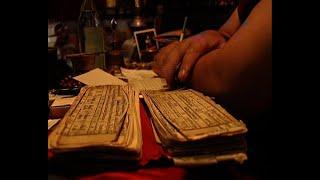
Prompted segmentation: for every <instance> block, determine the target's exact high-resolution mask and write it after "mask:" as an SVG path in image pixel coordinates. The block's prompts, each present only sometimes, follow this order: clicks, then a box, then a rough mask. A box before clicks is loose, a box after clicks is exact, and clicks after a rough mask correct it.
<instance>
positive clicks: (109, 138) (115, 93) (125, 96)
mask: <svg viewBox="0 0 320 180" xmlns="http://www.w3.org/2000/svg"><path fill="white" fill-rule="evenodd" d="M140 126H141V125H140V114H139V98H138V94H137V93H136V92H135V91H134V90H133V89H132V87H131V86H120V85H105V86H90V87H84V88H83V89H82V90H81V92H80V94H79V95H78V96H77V98H76V99H75V102H74V103H73V105H72V106H71V108H70V110H69V111H68V112H67V114H66V115H65V116H64V118H63V119H62V120H61V122H60V124H59V125H58V126H57V128H56V129H55V130H54V131H53V132H52V133H51V134H50V136H49V142H48V143H49V144H48V145H49V148H50V149H52V150H54V151H56V152H70V151H71V152H72V151H74V152H76V151H84V150H90V152H99V154H101V150H103V152H104V155H103V157H105V158H106V157H109V158H113V159H116V158H117V156H116V155H119V156H118V158H124V156H120V155H122V154H124V155H125V156H128V158H136V159H137V158H139V157H140V151H141V145H142V135H141V127H140ZM95 150H97V151H95ZM108 152H109V153H111V152H112V153H111V154H112V156H110V155H108ZM115 154H116V155H115ZM92 155H94V153H92Z"/></svg>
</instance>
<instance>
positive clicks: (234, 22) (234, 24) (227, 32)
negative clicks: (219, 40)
mask: <svg viewBox="0 0 320 180" xmlns="http://www.w3.org/2000/svg"><path fill="white" fill-rule="evenodd" d="M239 27H240V19H239V16H238V8H236V9H235V10H234V11H233V13H232V14H231V16H230V18H229V19H228V20H227V21H226V22H225V23H224V24H223V25H222V26H221V27H220V29H219V30H218V31H219V33H221V34H222V35H223V36H224V37H227V38H228V39H229V38H230V37H231V36H232V35H233V34H234V33H235V32H236V31H237V29H238V28H239Z"/></svg>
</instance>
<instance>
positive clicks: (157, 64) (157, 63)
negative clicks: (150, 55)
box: [153, 42, 179, 74]
mask: <svg viewBox="0 0 320 180" xmlns="http://www.w3.org/2000/svg"><path fill="white" fill-rule="evenodd" d="M178 44H179V43H178V42H173V43H170V44H169V45H168V46H166V47H163V48H162V49H161V50H160V51H159V52H158V53H157V54H156V55H155V57H154V65H153V69H154V71H155V72H156V73H157V74H159V71H160V70H161V68H162V65H163V64H164V60H165V59H166V57H167V55H168V54H169V53H170V51H172V50H173V49H174V47H176V46H178Z"/></svg>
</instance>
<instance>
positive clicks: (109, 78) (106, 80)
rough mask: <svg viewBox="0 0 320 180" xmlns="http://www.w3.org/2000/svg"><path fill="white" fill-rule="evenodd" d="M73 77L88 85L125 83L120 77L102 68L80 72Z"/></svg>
mask: <svg viewBox="0 0 320 180" xmlns="http://www.w3.org/2000/svg"><path fill="white" fill-rule="evenodd" d="M73 79H75V80H78V81H80V82H82V83H84V84H86V85H89V86H98V85H126V84H127V83H126V82H124V81H122V80H121V79H119V78H117V77H115V76H113V75H111V74H109V73H107V72H105V71H103V70H102V69H99V68H96V69H94V70H91V71H89V72H87V73H84V74H81V75H79V76H76V77H73Z"/></svg>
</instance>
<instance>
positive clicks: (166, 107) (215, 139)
mask: <svg viewBox="0 0 320 180" xmlns="http://www.w3.org/2000/svg"><path fill="white" fill-rule="evenodd" d="M142 94H143V97H144V99H145V102H146V104H147V106H148V108H149V111H150V114H151V115H152V125H153V126H154V129H155V132H156V133H157V136H158V137H159V140H160V141H161V143H162V145H163V146H164V147H165V148H166V149H167V150H168V151H169V153H170V154H171V155H172V156H173V159H174V160H175V162H176V164H180V165H185V164H188V165H190V164H197V163H198V164H206V163H212V162H217V161H219V159H220V160H228V159H229V160H230V159H234V160H237V161H238V160H239V161H242V160H244V159H246V155H245V149H246V146H245V145H246V144H245V141H244V138H243V135H244V133H246V132H247V128H246V126H245V124H244V123H243V122H242V121H239V120H237V119H235V118H234V117H233V116H232V115H231V114H229V113H228V112H227V111H226V110H225V109H224V108H222V107H221V106H220V105H219V104H217V103H215V102H214V101H213V100H212V99H211V98H210V97H207V96H205V95H203V94H202V93H200V92H197V91H195V90H191V89H187V90H175V91H167V92H160V91H143V92H142ZM194 154H197V155H196V156H194Z"/></svg>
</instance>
